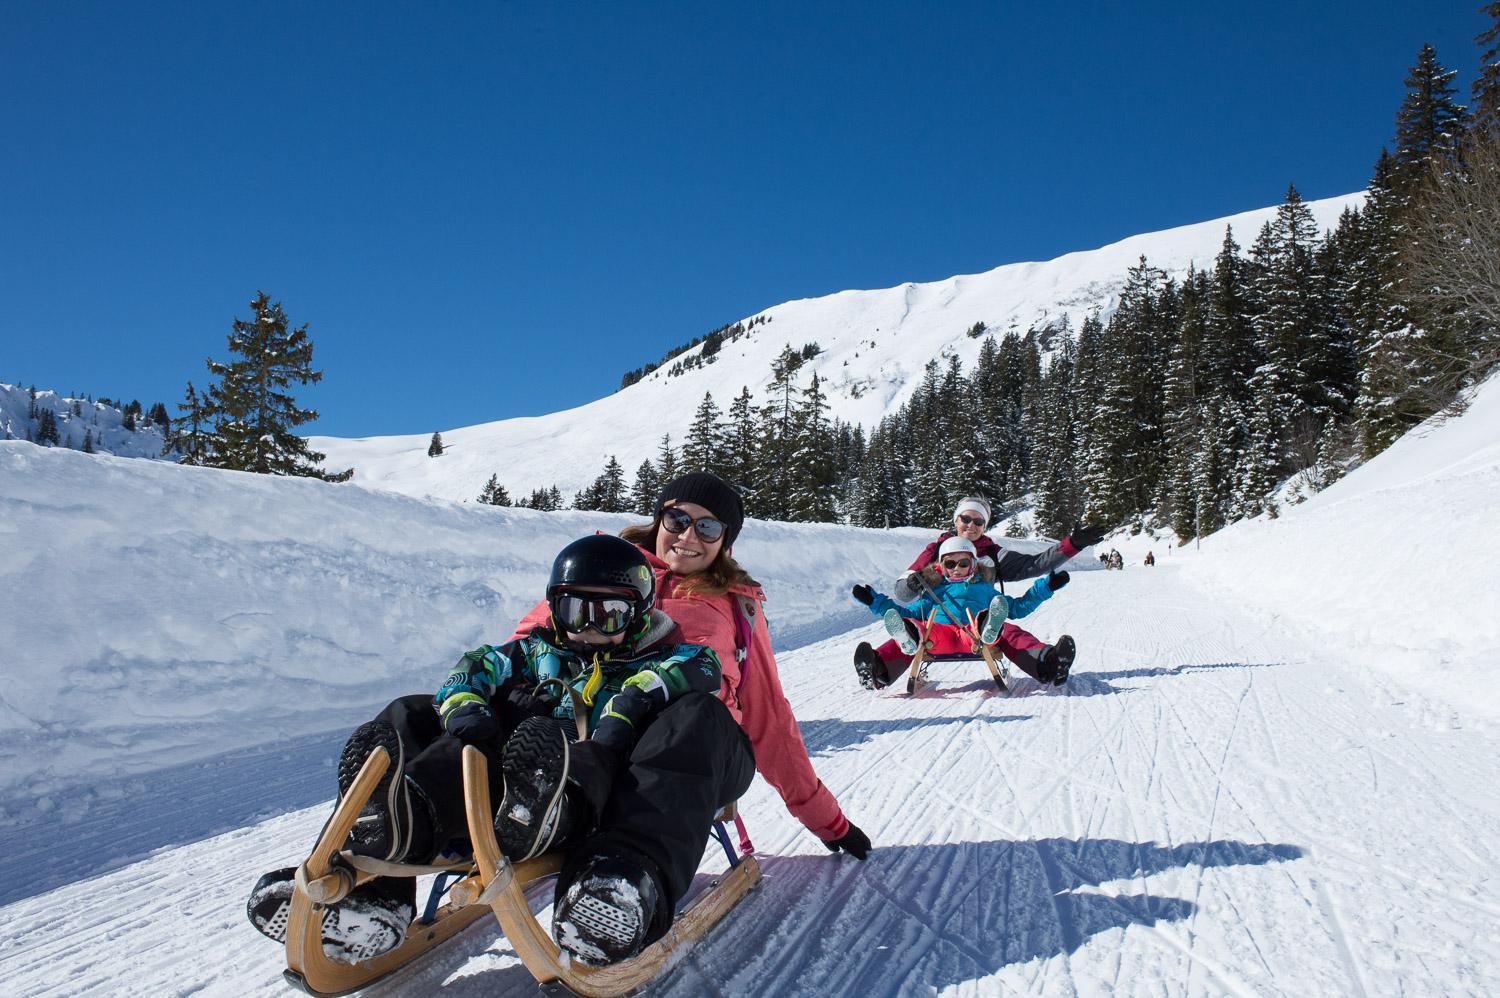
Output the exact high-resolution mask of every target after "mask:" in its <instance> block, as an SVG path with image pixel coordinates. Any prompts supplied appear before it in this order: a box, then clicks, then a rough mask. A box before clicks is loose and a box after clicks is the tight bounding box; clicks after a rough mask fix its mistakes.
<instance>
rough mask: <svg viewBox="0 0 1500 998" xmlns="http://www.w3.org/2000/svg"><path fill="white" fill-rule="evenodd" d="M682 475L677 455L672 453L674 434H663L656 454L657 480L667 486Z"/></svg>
mask: <svg viewBox="0 0 1500 998" xmlns="http://www.w3.org/2000/svg"><path fill="white" fill-rule="evenodd" d="M680 474H682V470H681V468H680V466H679V465H678V463H677V455H676V454H675V453H673V451H672V434H670V433H663V434H662V437H661V445H660V448H659V450H658V451H657V454H656V480H657V482H659V483H660V484H661V485H665V484H667V483H668V482H670V481H671V480H672V479H674V478H676V477H677V476H678V475H680ZM653 498H654V497H653ZM647 515H650V514H649V513H648V514H647Z"/></svg>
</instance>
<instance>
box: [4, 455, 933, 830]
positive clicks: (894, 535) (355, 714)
mask: <svg viewBox="0 0 1500 998" xmlns="http://www.w3.org/2000/svg"><path fill="white" fill-rule="evenodd" d="M633 519H634V518H632V517H628V516H609V515H603V514H594V513H580V512H561V513H538V512H534V511H531V510H519V509H503V508H497V507H490V506H476V505H464V506H460V505H455V504H452V503H448V502H444V501H432V500H420V499H412V498H407V497H404V496H400V495H396V494H393V493H385V492H376V491H371V490H365V489H355V488H350V487H348V486H336V485H329V484H327V483H324V482H316V481H309V480H306V479H279V478H269V477H263V476H259V475H249V474H241V473H237V472H229V471H217V470H212V469H203V468H184V467H180V466H177V465H172V464H167V463H162V462H151V461H131V460H124V459H119V458H112V457H106V456H99V455H95V456H88V455H84V454H80V453H77V452H75V451H67V450H61V449H46V448H40V447H36V446H34V445H32V444H28V443H24V442H20V441H11V442H0V649H3V653H0V654H3V663H4V664H3V667H0V668H3V676H4V685H3V689H0V801H3V803H0V823H5V822H7V821H12V820H18V819H20V818H22V817H23V816H25V815H27V814H30V815H31V816H33V817H34V816H35V813H36V810H37V809H38V808H40V809H43V810H46V809H48V808H50V807H53V806H56V805H57V803H58V801H57V799H56V798H55V796H54V795H55V794H56V793H57V792H58V791H59V790H64V789H66V788H68V787H69V786H73V785H76V784H78V783H80V782H86V783H93V784H99V783H101V782H104V781H107V780H109V779H110V778H112V777H117V776H126V775H129V774H137V773H144V772H147V771H152V770H158V769H162V768H165V767H167V766H172V765H180V764H182V763H184V762H188V761H191V760H195V759H201V758H206V757H209V756H213V755H217V754H220V753H223V752H227V751H230V750H233V749H238V748H248V747H250V746H261V745H267V744H275V743H277V742H283V741H285V740H288V739H292V738H296V737H299V736H304V735H308V734H311V733H317V732H325V731H334V730H342V729H347V728H348V727H350V726H351V725H352V724H354V723H357V722H358V721H360V720H362V719H364V718H365V717H367V716H369V714H370V713H371V712H372V710H373V709H375V708H378V707H379V706H380V705H382V704H384V703H385V702H386V701H388V700H389V699H390V698H391V697H393V696H397V695H400V694H404V693H412V692H417V691H422V690H430V689H432V688H433V686H434V684H435V683H436V682H437V680H438V679H440V678H441V677H442V675H443V674H444V670H445V669H446V668H447V666H448V665H450V664H451V663H452V661H453V660H454V659H456V658H457V657H458V655H459V654H460V653H462V652H463V651H464V650H466V649H468V648H471V647H473V646H475V645H477V644H480V643H481V642H484V641H499V640H502V639H503V638H505V637H506V636H507V635H508V634H509V633H510V626H511V625H512V624H513V623H514V622H515V621H516V620H517V619H519V617H520V616H521V615H522V614H523V613H524V612H525V611H526V610H527V609H529V608H530V607H531V606H532V605H533V604H534V603H535V602H536V600H537V599H538V598H539V596H540V594H541V591H542V588H543V584H544V582H545V580H546V576H547V572H548V571H549V569H550V567H551V562H552V558H553V556H554V555H555V554H556V552H557V551H558V550H559V549H560V548H561V547H562V546H563V545H564V544H565V543H567V542H568V541H570V540H572V539H574V538H575V537H578V536H581V535H583V534H586V533H589V532H591V531H593V530H595V529H603V530H609V531H615V530H618V529H619V528H621V527H623V526H624V525H626V524H627V523H630V522H632V521H633ZM927 539H928V534H927V533H926V532H923V531H891V532H885V531H873V530H858V529H853V528H847V527H837V526H825V525H798V524H767V523H760V522H755V521H752V522H751V523H749V524H747V526H746V529H745V532H744V535H743V537H742V539H741V541H740V543H739V545H738V548H739V553H740V555H741V557H742V558H743V560H744V562H745V564H746V565H747V566H748V567H749V568H750V569H751V571H752V572H754V573H755V574H756V575H757V576H758V577H759V578H760V579H761V580H762V581H763V583H764V584H765V586H766V589H767V592H768V596H769V599H770V608H769V616H770V620H771V624H772V628H773V637H774V638H775V640H776V642H777V644H778V645H779V646H783V647H785V646H786V645H787V643H788V641H795V642H797V643H802V642H804V641H807V640H812V639H814V638H821V637H827V636H828V635H830V634H834V633H839V632H841V631H844V630H848V629H849V628H851V627H855V626H859V625H861V624H865V623H868V622H869V619H870V618H869V616H868V614H866V613H865V611H864V610H863V608H862V607H859V606H857V605H855V604H854V603H853V601H852V600H851V599H850V598H849V596H848V591H849V586H850V585H851V584H852V583H853V582H855V581H857V580H861V579H874V580H884V579H888V578H890V577H891V576H892V575H894V574H895V572H896V570H898V569H899V568H902V567H904V566H905V565H906V563H907V562H908V561H909V560H910V559H911V557H912V556H913V555H914V554H915V552H916V551H917V550H918V549H919V548H920V546H921V544H922V543H924V542H925V541H926V540H927ZM837 666H838V667H839V668H840V669H842V668H843V667H844V666H845V662H843V661H840V662H839V663H837Z"/></svg>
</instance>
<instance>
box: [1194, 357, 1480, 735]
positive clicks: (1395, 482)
mask: <svg viewBox="0 0 1500 998" xmlns="http://www.w3.org/2000/svg"><path fill="white" fill-rule="evenodd" d="M1497 539H1500V376H1496V377H1492V378H1491V379H1490V380H1489V381H1488V382H1486V383H1485V384H1484V385H1483V386H1481V387H1480V389H1479V390H1478V391H1477V392H1476V393H1475V395H1474V397H1473V400H1472V403H1471V405H1470V406H1469V408H1468V411H1466V412H1465V413H1464V414H1463V415H1461V416H1458V417H1456V418H1453V419H1449V420H1442V421H1431V422H1429V423H1427V424H1425V425H1423V426H1421V427H1419V428H1417V429H1415V430H1413V431H1412V432H1410V433H1408V434H1407V435H1406V436H1404V437H1402V438H1401V439H1400V440H1398V441H1397V442H1396V443H1395V444H1393V445H1392V446H1391V447H1390V448H1389V449H1388V450H1386V451H1385V452H1384V453H1382V454H1380V455H1379V456H1377V457H1376V458H1375V459H1374V460H1372V461H1370V462H1369V463H1367V464H1365V465H1364V466H1362V467H1360V468H1358V469H1356V470H1355V471H1353V472H1352V473H1350V474H1349V475H1348V476H1347V477H1345V478H1344V479H1342V480H1341V481H1339V482H1336V483H1334V484H1333V485H1332V486H1330V487H1329V488H1328V489H1326V490H1325V491H1323V492H1321V493H1319V494H1318V495H1316V496H1314V497H1313V498H1311V499H1309V500H1308V501H1307V502H1305V503H1303V504H1301V505H1297V506H1289V507H1286V508H1284V509H1283V510H1282V511H1281V515H1280V516H1279V517H1278V518H1277V519H1274V520H1267V519H1261V520H1257V521H1253V522H1247V523H1241V524H1236V525H1235V526H1233V527H1230V528H1228V529H1225V530H1223V531H1220V532H1219V533H1218V534H1215V535H1214V536H1212V537H1210V538H1207V539H1206V540H1204V541H1203V545H1202V553H1201V556H1200V557H1195V558H1190V559H1189V561H1188V563H1187V568H1186V571H1188V572H1189V573H1190V574H1191V576H1192V577H1193V578H1195V579H1197V580H1199V581H1201V582H1202V583H1203V584H1205V585H1207V586H1210V587H1211V588H1213V589H1215V590H1216V591H1219V592H1221V593H1223V594H1224V595H1225V596H1226V598H1232V599H1234V600H1237V601H1239V602H1241V603H1243V604H1244V605H1246V606H1248V607H1251V608H1253V609H1259V610H1262V611H1264V612H1265V613H1266V614H1267V615H1268V624H1271V625H1273V626H1279V627H1280V626H1284V627H1288V628H1292V629H1295V630H1296V631H1299V632H1302V633H1303V634H1304V635H1305V636H1308V637H1310V638H1312V639H1313V641H1314V643H1315V645H1317V646H1321V647H1324V648H1327V649H1328V651H1329V653H1330V654H1337V655H1340V656H1342V657H1347V658H1350V659H1351V660H1353V661H1355V662H1357V663H1364V664H1366V665H1368V666H1369V667H1371V668H1374V669H1377V670H1380V671H1381V672H1383V673H1385V674H1388V675H1390V676H1393V677H1395V678H1396V679H1398V680H1399V681H1400V682H1401V683H1403V684H1405V685H1409V686H1415V687H1417V688H1419V689H1422V690H1424V691H1427V692H1429V693H1434V694H1436V695H1437V696H1438V697H1439V698H1440V699H1443V700H1445V701H1447V702H1448V703H1449V704H1451V705H1453V706H1454V707H1457V708H1459V709H1461V710H1463V711H1464V712H1466V713H1467V712H1474V713H1479V714H1482V715H1486V716H1488V717H1491V718H1500V555H1497V553H1496V542H1497ZM1310 667H1315V666H1310Z"/></svg>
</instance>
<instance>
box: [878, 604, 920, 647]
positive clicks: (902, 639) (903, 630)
mask: <svg viewBox="0 0 1500 998" xmlns="http://www.w3.org/2000/svg"><path fill="white" fill-rule="evenodd" d="M881 616H882V619H883V620H884V621H885V633H887V634H889V635H890V636H891V637H893V638H895V639H896V643H897V644H898V645H900V646H901V654H903V655H915V654H916V653H917V639H916V638H914V637H912V633H911V628H909V627H907V626H906V618H905V617H902V616H901V613H900V611H899V610H897V609H896V608H895V607H892V608H891V609H889V610H887V611H886V612H885V613H884V614H882V615H881Z"/></svg>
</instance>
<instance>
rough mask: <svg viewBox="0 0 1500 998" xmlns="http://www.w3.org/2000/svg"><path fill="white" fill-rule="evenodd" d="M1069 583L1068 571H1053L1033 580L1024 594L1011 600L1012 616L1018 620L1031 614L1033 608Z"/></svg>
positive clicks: (1012, 618)
mask: <svg viewBox="0 0 1500 998" xmlns="http://www.w3.org/2000/svg"><path fill="white" fill-rule="evenodd" d="M1067 584H1068V573H1067V572H1052V573H1051V574H1049V575H1044V576H1042V577H1041V578H1039V579H1037V580H1036V581H1035V582H1033V583H1032V584H1031V586H1030V588H1028V589H1027V590H1026V592H1025V594H1023V595H1022V596H1020V597H1018V598H1017V599H1013V600H1011V601H1010V618H1009V619H1011V620H1017V619H1019V618H1021V617H1025V616H1029V615H1030V614H1031V612H1032V611H1033V610H1035V609H1036V608H1037V607H1039V606H1041V605H1042V604H1043V603H1045V602H1047V600H1049V599H1051V598H1052V594H1053V593H1055V592H1057V591H1058V590H1059V589H1061V588H1062V587H1063V586H1065V585H1067Z"/></svg>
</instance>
